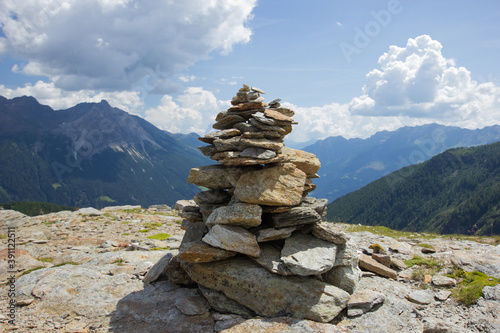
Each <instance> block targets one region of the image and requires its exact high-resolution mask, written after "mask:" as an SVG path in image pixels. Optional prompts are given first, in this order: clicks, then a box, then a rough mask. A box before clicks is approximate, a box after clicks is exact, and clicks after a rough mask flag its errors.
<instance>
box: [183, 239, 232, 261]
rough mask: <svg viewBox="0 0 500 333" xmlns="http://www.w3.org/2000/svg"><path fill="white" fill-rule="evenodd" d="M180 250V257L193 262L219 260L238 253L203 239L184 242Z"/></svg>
mask: <svg viewBox="0 0 500 333" xmlns="http://www.w3.org/2000/svg"><path fill="white" fill-rule="evenodd" d="M179 250H180V251H179V259H181V260H183V261H185V262H191V263H200V262H212V261H219V260H224V259H227V258H231V257H234V256H235V255H236V252H232V251H226V250H223V249H219V248H216V247H212V246H210V245H208V244H207V243H204V242H202V241H198V242H191V243H183V244H182V245H181V248H180V249H179Z"/></svg>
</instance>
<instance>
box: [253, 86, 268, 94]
mask: <svg viewBox="0 0 500 333" xmlns="http://www.w3.org/2000/svg"><path fill="white" fill-rule="evenodd" d="M250 89H251V90H252V91H255V92H258V93H259V94H265V92H264V90H262V89H259V88H257V87H251V88H250Z"/></svg>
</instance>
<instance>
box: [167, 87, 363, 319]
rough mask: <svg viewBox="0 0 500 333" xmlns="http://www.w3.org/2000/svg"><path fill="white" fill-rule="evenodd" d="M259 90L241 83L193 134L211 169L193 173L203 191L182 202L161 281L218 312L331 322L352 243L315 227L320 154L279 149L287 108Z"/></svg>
mask: <svg viewBox="0 0 500 333" xmlns="http://www.w3.org/2000/svg"><path fill="white" fill-rule="evenodd" d="M262 94H264V92H263V91H262V90H260V89H258V88H255V87H249V86H248V85H243V88H241V89H239V91H238V92H237V94H236V96H234V98H233V99H232V101H231V104H232V107H230V108H229V109H228V110H227V111H222V112H220V113H219V114H218V115H217V117H216V119H215V120H216V122H215V124H214V125H213V128H214V129H216V130H217V131H216V132H213V133H209V134H206V135H205V136H203V137H201V138H199V139H200V140H201V141H202V142H205V143H207V144H208V145H206V146H203V147H200V150H201V151H202V152H203V154H204V155H206V156H210V158H211V159H213V160H215V161H217V163H218V164H215V165H208V166H201V167H197V168H193V169H191V171H190V174H189V177H188V180H187V182H188V183H193V184H196V185H198V186H202V187H205V188H207V190H205V191H202V192H200V193H198V194H196V196H195V197H194V199H193V200H192V201H188V202H184V204H183V205H182V211H181V213H180V215H181V216H182V217H183V218H184V221H183V228H185V229H186V234H185V236H184V239H183V241H182V244H181V247H180V250H179V254H178V256H176V257H174V258H173V259H172V260H171V261H170V263H169V268H168V269H167V276H168V277H169V279H171V280H172V281H173V282H175V283H179V284H186V285H188V284H191V285H193V284H196V285H198V287H199V289H200V291H201V292H202V293H203V295H204V296H205V298H206V299H207V300H208V302H209V304H210V305H211V307H212V308H213V309H214V310H216V311H219V312H222V313H235V314H239V315H243V316H246V317H251V316H255V315H260V316H267V317H277V316H292V317H296V318H304V319H310V320H315V321H319V322H329V321H331V320H333V319H334V318H335V317H336V316H337V315H338V314H339V313H340V311H342V310H343V309H344V308H345V307H346V306H347V302H348V301H349V298H350V294H352V293H353V292H354V289H355V287H356V283H357V281H358V279H359V269H358V268H357V267H358V256H357V254H356V253H357V251H356V246H355V245H353V244H352V243H351V241H350V240H349V237H348V236H347V235H346V234H345V233H343V232H341V231H339V230H336V228H335V226H334V224H332V223H327V222H323V221H322V217H323V216H324V215H325V214H326V204H327V200H326V199H316V198H313V197H308V196H307V195H308V194H309V193H310V192H311V191H313V190H314V188H315V185H314V184H313V179H314V178H317V177H318V175H317V172H318V170H319V168H320V161H319V160H318V158H317V157H316V156H315V155H314V154H311V153H307V152H305V151H301V150H295V149H291V148H287V147H285V146H284V144H283V138H284V137H285V136H286V135H287V134H289V133H290V132H291V131H292V125H294V124H296V122H295V121H294V120H293V118H292V117H293V116H294V111H292V110H290V109H287V108H283V107H281V105H280V100H279V99H276V100H273V101H272V102H270V103H265V102H264V98H263V97H262V96H261V95H262ZM186 273H187V274H186Z"/></svg>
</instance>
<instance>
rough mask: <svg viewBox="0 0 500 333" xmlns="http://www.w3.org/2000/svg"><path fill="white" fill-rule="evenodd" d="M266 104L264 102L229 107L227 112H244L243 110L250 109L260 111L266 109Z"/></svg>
mask: <svg viewBox="0 0 500 333" xmlns="http://www.w3.org/2000/svg"><path fill="white" fill-rule="evenodd" d="M266 106H267V104H266V103H264V102H257V103H241V104H238V105H235V106H232V107H230V108H229V109H227V110H228V111H229V112H232V111H245V110H251V109H262V108H264V107H266Z"/></svg>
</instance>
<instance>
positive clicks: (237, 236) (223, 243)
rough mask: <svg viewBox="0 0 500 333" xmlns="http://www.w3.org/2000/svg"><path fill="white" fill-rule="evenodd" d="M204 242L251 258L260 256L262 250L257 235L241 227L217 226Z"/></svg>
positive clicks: (204, 238) (205, 237)
mask: <svg viewBox="0 0 500 333" xmlns="http://www.w3.org/2000/svg"><path fill="white" fill-rule="evenodd" d="M202 241H204V242H205V243H207V244H209V245H212V246H214V247H218V248H221V249H224V250H228V251H234V252H239V253H243V254H246V255H249V256H251V257H258V256H260V248H259V244H258V243H257V239H256V237H255V235H253V234H252V233H250V232H249V231H248V230H246V229H243V228H241V227H235V226H231V225H220V224H216V225H215V226H214V227H213V228H212V229H210V231H209V232H208V234H206V235H205V236H204V237H203V239H202Z"/></svg>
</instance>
